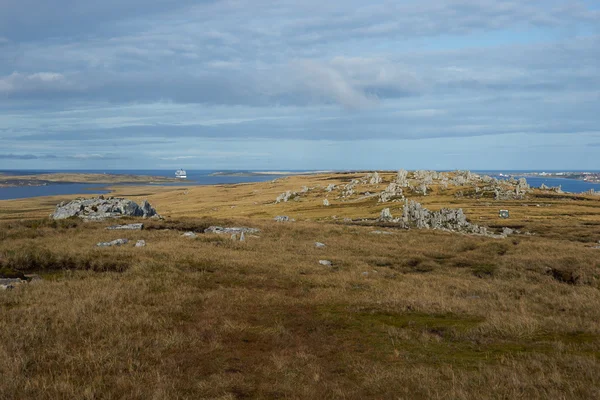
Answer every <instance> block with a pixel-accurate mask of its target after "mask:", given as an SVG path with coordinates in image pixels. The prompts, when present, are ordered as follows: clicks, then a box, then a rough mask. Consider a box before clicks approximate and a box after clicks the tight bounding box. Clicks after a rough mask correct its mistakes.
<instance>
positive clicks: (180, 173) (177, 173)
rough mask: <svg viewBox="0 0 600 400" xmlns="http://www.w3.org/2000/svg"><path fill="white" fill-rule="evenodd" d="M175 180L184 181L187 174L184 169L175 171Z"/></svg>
mask: <svg viewBox="0 0 600 400" xmlns="http://www.w3.org/2000/svg"><path fill="white" fill-rule="evenodd" d="M175 178H179V179H186V178H187V172H185V170H184V169H181V168H180V169H178V170H177V171H175Z"/></svg>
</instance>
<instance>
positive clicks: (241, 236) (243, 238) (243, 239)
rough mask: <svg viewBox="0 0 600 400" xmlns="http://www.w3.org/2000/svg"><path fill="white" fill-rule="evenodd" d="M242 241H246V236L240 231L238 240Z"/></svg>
mask: <svg viewBox="0 0 600 400" xmlns="http://www.w3.org/2000/svg"><path fill="white" fill-rule="evenodd" d="M244 241H246V236H245V235H244V232H242V233H241V234H240V242H244Z"/></svg>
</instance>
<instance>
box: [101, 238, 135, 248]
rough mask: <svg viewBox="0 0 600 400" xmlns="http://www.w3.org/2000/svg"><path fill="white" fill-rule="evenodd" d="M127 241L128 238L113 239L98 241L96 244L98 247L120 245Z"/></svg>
mask: <svg viewBox="0 0 600 400" xmlns="http://www.w3.org/2000/svg"><path fill="white" fill-rule="evenodd" d="M127 243H129V240H128V239H115V240H113V241H110V242H100V243H98V244H97V245H96V246H98V247H112V246H122V245H124V244H127Z"/></svg>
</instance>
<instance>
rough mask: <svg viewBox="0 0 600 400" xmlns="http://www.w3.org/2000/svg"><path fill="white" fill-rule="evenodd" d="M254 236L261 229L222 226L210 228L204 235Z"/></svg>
mask: <svg viewBox="0 0 600 400" xmlns="http://www.w3.org/2000/svg"><path fill="white" fill-rule="evenodd" d="M242 232H243V233H246V234H254V233H259V232H260V229H257V228H247V227H225V228H224V227H222V226H210V227H208V228H206V229H205V230H204V233H216V234H219V235H221V234H234V233H235V234H240V233H242Z"/></svg>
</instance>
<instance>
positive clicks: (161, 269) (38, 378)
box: [0, 174, 600, 399]
mask: <svg viewBox="0 0 600 400" xmlns="http://www.w3.org/2000/svg"><path fill="white" fill-rule="evenodd" d="M350 178H351V174H345V175H318V176H306V177H292V178H286V179H280V180H278V181H276V182H268V183H259V184H251V185H235V186H219V187H190V188H187V189H186V188H164V187H151V188H149V187H137V188H136V187H131V188H118V192H117V195H126V196H127V197H129V198H134V199H138V200H140V199H144V198H148V199H149V200H150V202H151V203H152V204H153V205H154V206H155V207H156V208H157V209H158V211H159V212H161V213H162V214H163V215H165V216H166V220H165V221H152V222H147V224H146V225H147V226H146V229H145V230H143V231H137V232H125V231H122V232H115V231H107V230H104V227H106V226H107V225H109V224H110V223H109V222H106V223H84V222H81V221H59V222H51V221H49V220H48V219H47V218H46V219H40V218H43V217H47V215H48V214H49V213H50V212H51V211H52V209H53V206H54V205H55V204H56V203H57V202H58V201H59V198H41V199H27V200H18V201H9V202H0V218H2V219H3V221H2V222H0V258H2V261H1V263H2V265H3V266H4V267H3V268H5V270H7V269H11V270H17V271H21V272H24V273H32V272H33V273H39V274H41V275H42V276H43V277H44V280H43V281H41V282H32V283H30V284H27V285H23V286H21V287H17V288H16V289H14V290H11V291H3V292H0V376H1V377H2V380H1V381H0V398H48V399H50V398H51V399H56V398H90V399H92V398H127V399H129V398H139V399H148V398H154V399H172V398H190V399H198V398H206V399H208V398H210V399H235V398H265V399H266V398H298V399H300V398H303V399H307V398H310V399H313V398H347V399H354V398H356V399H362V398H394V399H438V398H439V399H441V398H444V399H446V398H456V399H472V398H477V399H507V398H510V399H513V398H515V399H533V398H540V399H541V398H544V399H546V398H557V399H571V398H581V399H590V398H599V397H600V382H599V377H600V363H599V361H600V360H599V359H600V341H599V339H600V323H599V321H600V291H599V281H598V279H599V277H600V275H599V272H600V258H599V255H600V250H598V249H594V248H593V246H592V242H593V241H595V240H596V241H597V240H599V239H600V208H599V207H600V201H598V200H597V199H593V198H580V199H577V198H575V197H576V196H565V197H567V198H564V199H561V198H538V197H536V196H537V195H539V193H537V194H533V195H532V196H530V198H529V199H527V200H524V201H515V202H500V203H498V202H494V201H493V200H476V199H470V198H456V197H454V196H453V192H452V191H451V192H449V193H446V194H440V193H435V194H434V195H433V196H427V197H424V198H421V199H419V200H420V201H421V202H422V203H423V204H425V205H426V206H427V207H430V208H431V209H437V208H439V207H441V206H450V207H463V208H464V209H465V210H466V213H467V215H468V216H469V217H470V218H471V219H472V220H473V221H474V222H477V223H480V224H482V225H488V226H489V225H498V226H500V225H507V224H508V225H509V226H514V227H518V228H519V229H521V230H522V231H528V232H533V233H536V235H532V236H526V235H516V236H514V237H510V238H508V239H505V240H498V239H490V238H484V237H474V236H465V235H460V234H453V233H447V232H435V231H416V230H411V231H405V230H398V229H394V228H393V227H381V226H379V227H372V226H362V225H360V224H350V223H343V222H342V220H343V218H344V217H351V218H359V217H374V216H376V215H377V214H378V213H379V211H380V210H381V209H382V208H383V207H387V206H389V205H386V206H384V205H382V204H377V200H376V199H375V198H370V199H364V200H356V199H354V200H352V201H349V202H342V201H341V200H338V199H335V198H334V196H333V195H330V197H329V199H330V201H331V203H332V205H331V206H330V207H324V206H323V205H322V199H323V198H324V196H325V194H324V192H323V191H322V189H320V190H317V189H315V190H314V191H311V192H309V193H308V194H307V195H303V197H302V199H301V200H300V201H298V202H289V203H285V204H277V205H275V204H272V203H273V201H274V199H275V197H276V196H277V195H278V194H280V193H281V192H283V191H285V190H296V191H299V190H300V187H301V186H302V185H306V186H309V187H314V186H317V185H320V186H321V187H324V186H326V185H327V184H328V183H330V182H333V183H337V182H344V181H347V180H349V179H350ZM383 186H384V185H380V188H379V190H381V189H383ZM374 189H375V188H374V187H373V188H372V190H371V191H374ZM365 190H368V188H367V189H365ZM63 199H64V198H63ZM255 203H256V204H255ZM536 204H540V207H537V206H536ZM546 204H548V205H549V206H545V205H546ZM525 205H527V207H525ZM500 208H509V209H510V210H511V212H512V218H511V219H509V220H506V221H500V220H498V218H497V212H498V209H500ZM399 209H400V204H397V203H392V212H396V213H398V212H399V211H397V210H399ZM275 215H289V216H290V217H293V218H296V219H297V220H298V222H295V223H275V222H273V221H272V217H273V216H275ZM334 215H335V216H337V219H333V218H332V217H333V216H334ZM215 224H216V225H224V226H225V225H237V226H240V225H243V226H252V227H257V228H260V229H261V233H260V234H259V235H257V236H258V237H252V236H250V235H249V236H248V237H247V240H246V242H234V241H232V240H230V239H229V238H228V237H223V236H218V235H212V234H200V235H199V236H198V238H196V239H187V238H183V237H181V234H182V233H183V232H184V231H188V230H196V231H198V232H201V231H203V230H204V228H205V227H207V226H209V225H215ZM167 229H168V230H167ZM374 229H379V230H387V231H390V232H393V234H391V235H376V234H372V233H371V232H372V231H373V230H374ZM118 237H125V238H128V239H130V240H133V241H135V240H137V239H144V240H146V242H147V244H148V245H147V247H145V248H134V247H132V246H126V247H120V248H96V247H94V245H95V243H97V242H100V241H108V240H112V239H116V238H118ZM316 241H320V242H323V243H326V244H327V247H325V248H323V249H318V248H315V246H314V243H315V242H316ZM320 259H327V260H331V261H333V267H325V266H322V265H319V263H318V260H320Z"/></svg>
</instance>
